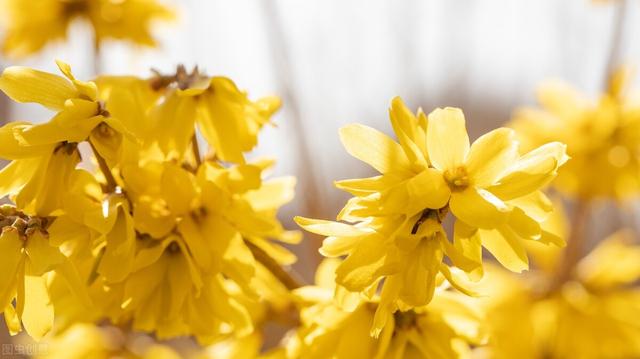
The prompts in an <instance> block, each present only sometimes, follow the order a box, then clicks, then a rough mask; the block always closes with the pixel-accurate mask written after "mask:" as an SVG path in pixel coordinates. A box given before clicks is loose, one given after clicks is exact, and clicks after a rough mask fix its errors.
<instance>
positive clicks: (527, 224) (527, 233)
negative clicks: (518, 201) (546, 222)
mask: <svg viewBox="0 0 640 359" xmlns="http://www.w3.org/2000/svg"><path fill="white" fill-rule="evenodd" d="M507 222H508V224H509V227H510V228H511V229H512V230H513V231H514V232H515V233H516V234H518V236H520V237H522V238H524V239H533V240H535V239H540V236H541V235H542V232H541V228H540V223H538V222H537V221H536V220H535V219H533V218H531V217H530V216H528V215H527V214H526V213H525V212H524V211H523V210H522V209H520V208H517V207H516V208H514V209H513V211H511V213H510V215H509V220H508V221H507Z"/></svg>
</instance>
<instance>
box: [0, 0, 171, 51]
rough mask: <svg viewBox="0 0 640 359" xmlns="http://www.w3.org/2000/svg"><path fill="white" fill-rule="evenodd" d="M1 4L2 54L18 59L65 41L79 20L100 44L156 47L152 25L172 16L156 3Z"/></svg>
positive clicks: (60, 0) (8, 0)
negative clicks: (121, 42)
mask: <svg viewBox="0 0 640 359" xmlns="http://www.w3.org/2000/svg"><path fill="white" fill-rule="evenodd" d="M0 4H1V5H2V8H3V9H4V11H3V16H4V18H2V19H0V20H2V22H3V23H5V26H6V36H5V38H4V46H3V51H4V53H6V54H9V55H12V56H19V57H20V56H28V55H32V54H35V53H37V52H39V51H40V50H42V49H43V48H44V47H45V46H47V45H48V44H49V43H51V42H54V41H59V40H64V39H66V37H67V30H68V28H69V25H70V24H71V23H72V22H73V21H74V20H76V19H82V20H85V21H87V22H89V24H90V25H91V27H92V28H93V31H94V34H95V42H96V44H97V45H99V44H101V43H102V42H104V41H105V40H107V39H117V40H127V41H130V42H133V43H135V44H139V45H146V46H155V44H156V41H155V40H154V39H153V37H152V35H151V32H150V25H151V24H152V23H153V22H154V21H156V20H168V19H171V18H172V17H173V14H172V12H171V10H169V9H168V8H166V7H165V6H163V5H161V4H159V3H158V2H157V1H155V0H120V1H114V0H38V1H27V2H25V1H20V0H3V1H2V2H1V3H0Z"/></svg>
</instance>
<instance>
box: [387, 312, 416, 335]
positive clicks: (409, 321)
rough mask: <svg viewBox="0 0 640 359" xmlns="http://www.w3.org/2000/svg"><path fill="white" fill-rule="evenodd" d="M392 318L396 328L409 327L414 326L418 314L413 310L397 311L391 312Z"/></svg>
mask: <svg viewBox="0 0 640 359" xmlns="http://www.w3.org/2000/svg"><path fill="white" fill-rule="evenodd" d="M393 318H394V319H395V322H396V329H400V330H404V329H411V328H413V327H415V326H416V324H417V321H418V315H417V314H416V312H414V311H413V310H410V311H408V312H401V311H397V312H395V313H393Z"/></svg>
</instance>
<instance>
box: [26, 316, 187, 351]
mask: <svg viewBox="0 0 640 359" xmlns="http://www.w3.org/2000/svg"><path fill="white" fill-rule="evenodd" d="M135 339H142V338H139V337H138V338H136V337H135V335H131V333H126V332H124V331H122V330H121V329H119V328H116V327H111V326H97V325H93V324H76V325H74V326H72V327H71V328H69V330H67V331H65V332H64V333H61V334H60V335H58V336H56V337H53V338H51V339H49V340H47V341H46V342H43V343H42V344H41V346H39V347H38V348H40V350H38V351H37V352H36V353H34V354H36V355H35V356H34V357H35V358H43V359H44V358H46V359H84V358H96V359H97V358H105V359H106V358H113V357H121V358H128V359H179V358H180V355H179V354H178V353H177V352H176V351H175V350H174V349H173V348H171V347H170V346H168V345H164V344H157V343H152V342H150V341H145V340H135Z"/></svg>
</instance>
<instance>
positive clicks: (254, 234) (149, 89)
mask: <svg viewBox="0 0 640 359" xmlns="http://www.w3.org/2000/svg"><path fill="white" fill-rule="evenodd" d="M58 65H59V67H60V70H61V71H62V72H63V73H64V74H65V77H66V78H63V77H60V76H56V75H52V74H48V73H44V72H40V71H36V70H32V69H27V68H16V67H12V68H8V69H7V70H5V72H4V73H3V75H2V77H0V89H1V90H3V91H4V92H5V93H7V95H9V97H11V98H12V99H14V100H15V101H18V102H36V103H39V104H42V105H44V106H45V107H47V108H50V109H52V110H55V111H56V114H55V116H54V117H53V118H52V119H51V120H50V121H48V122H45V123H42V124H38V125H31V124H28V123H24V122H16V123H10V124H7V125H6V126H4V127H2V128H1V129H0V144H2V146H0V156H2V157H4V158H7V159H11V160H13V161H12V162H11V163H10V164H9V165H8V166H7V167H6V168H4V169H3V170H2V171H0V195H2V196H3V197H4V196H6V195H8V196H9V199H10V200H12V201H14V202H15V203H16V205H17V208H18V210H19V212H18V213H23V212H24V213H27V214H28V215H32V216H35V215H37V216H39V217H33V218H45V219H46V224H47V226H46V228H44V229H46V238H44V237H43V236H44V234H42V233H44V232H42V233H40V232H35V234H34V233H33V232H34V229H31V228H30V227H29V228H30V229H28V231H27V232H28V233H29V235H23V236H22V237H20V238H19V237H17V236H16V235H14V232H15V231H13V230H7V231H6V233H5V232H3V237H2V240H3V242H2V243H4V245H3V246H5V247H6V248H5V249H6V252H7V256H9V255H11V256H12V259H11V261H9V262H7V263H6V264H4V263H3V265H6V268H5V267H3V269H6V271H7V272H8V273H10V275H9V276H7V278H8V279H7V280H8V281H7V282H6V283H5V282H4V281H3V282H2V283H0V284H2V286H1V288H0V289H1V290H2V292H1V293H2V300H3V302H1V303H0V305H1V307H0V309H2V310H3V311H4V313H5V317H6V318H7V324H8V325H9V326H10V328H11V329H12V331H13V332H17V331H18V329H19V326H20V320H22V322H23V323H24V325H25V328H26V329H27V331H28V332H29V333H30V334H31V336H32V337H34V338H36V339H39V338H40V337H42V336H43V335H45V334H46V333H47V332H48V331H50V330H51V329H52V326H53V309H54V308H55V313H56V317H57V319H58V320H56V322H55V324H56V325H55V326H53V331H54V332H61V331H64V330H65V329H68V328H69V327H71V326H72V325H73V324H75V323H78V322H98V321H101V320H104V319H108V320H110V321H111V322H112V323H115V324H119V325H128V326H130V327H131V328H133V329H134V330H139V331H146V332H153V333H154V334H155V335H156V336H157V337H158V338H161V339H164V338H172V337H176V336H183V335H191V336H194V337H196V338H197V339H198V341H199V342H201V343H213V342H216V341H219V340H220V338H221V337H224V338H225V339H235V338H237V337H244V336H247V335H249V334H251V333H252V332H253V331H254V325H255V324H257V323H256V321H257V317H256V316H254V315H253V313H251V308H255V307H260V308H262V306H265V305H267V304H266V303H270V304H269V305H270V306H272V307H274V308H275V307H278V308H280V309H279V310H284V309H282V307H283V306H287V305H288V304H283V303H285V302H287V300H286V299H285V298H283V296H282V292H277V291H276V289H274V288H277V285H276V284H274V281H275V279H274V278H269V279H265V278H266V277H265V275H264V270H265V267H266V266H267V265H272V266H281V265H289V264H292V263H293V262H295V260H296V257H295V256H294V255H293V254H292V253H290V252H289V251H288V250H286V249H285V248H284V247H282V246H280V245H278V244H276V243H274V241H280V242H284V243H296V242H298V241H299V240H300V235H299V233H297V232H291V231H286V230H285V229H284V228H283V227H282V225H281V223H280V222H279V221H278V219H277V212H278V209H279V208H280V207H281V206H283V205H284V204H286V203H287V202H289V201H291V199H292V198H293V187H294V186H295V179H294V178H279V179H274V180H268V181H263V175H264V172H265V171H266V170H268V169H269V168H270V167H271V166H272V165H273V161H271V160H259V161H255V162H253V163H244V157H243V151H246V150H249V149H250V148H249V147H252V146H253V145H251V146H244V147H241V148H240V149H239V151H241V152H238V153H237V155H238V156H239V157H237V158H236V159H237V160H238V162H242V163H240V164H236V165H231V164H229V163H225V162H222V160H226V159H228V158H226V157H223V156H222V155H221V153H227V152H224V148H226V147H225V146H227V145H228V144H230V143H234V141H235V142H243V141H245V140H246V139H247V138H251V141H253V142H252V143H253V144H255V141H256V138H257V134H258V133H257V132H258V130H259V128H260V126H261V125H262V124H263V122H266V121H267V118H268V116H267V117H264V116H266V114H265V112H264V111H263V110H265V108H263V107H260V105H257V104H255V103H251V102H249V101H248V100H246V97H243V96H244V94H242V93H240V92H239V91H237V89H236V88H235V85H233V83H232V82H231V81H230V80H227V79H224V80H215V81H214V80H212V81H213V82H212V83H215V84H217V83H218V82H216V81H222V83H224V84H226V85H225V86H227V87H224V86H223V87H224V88H225V89H227V90H229V91H231V92H225V89H223V88H218V87H210V88H208V89H207V90H206V91H208V93H207V94H204V93H202V94H201V96H194V97H193V98H192V100H193V101H194V102H189V101H186V102H184V103H183V105H184V106H181V108H182V109H185V108H187V107H189V106H193V107H191V110H193V111H192V112H189V111H187V112H180V113H176V112H175V111H174V110H175V109H174V108H172V107H171V106H168V105H167V102H171V101H174V100H172V99H173V98H177V97H175V96H178V95H176V93H175V91H178V90H176V89H174V88H170V87H172V86H173V83H166V84H163V85H162V86H160V87H157V86H156V85H157V83H156V80H157V79H151V80H145V79H140V78H136V77H101V78H99V79H98V80H96V82H82V81H79V80H76V79H75V78H74V77H73V75H72V74H71V71H70V69H69V66H68V65H66V64H64V63H61V62H59V63H58ZM172 81H173V80H172ZM176 81H178V80H176ZM180 81H182V79H180ZM207 81H209V79H207ZM216 86H217V85H216ZM229 86H230V87H229ZM214 88H215V91H214ZM191 90H192V89H185V91H187V92H189V91H191ZM232 90H233V91H235V92H233V91H232ZM232 92H233V93H232ZM178 100H179V101H182V100H180V99H178ZM205 100H206V101H205ZM202 106H204V107H206V108H207V111H213V112H212V113H215V116H214V117H207V119H206V121H207V122H206V123H207V126H214V127H215V126H218V125H219V124H223V125H222V126H223V127H224V126H225V124H229V123H234V124H235V125H234V126H238V127H242V126H244V127H242V128H243V131H244V132H242V133H239V132H237V133H235V134H236V135H238V136H240V137H233V136H228V135H226V134H225V136H224V141H222V142H219V141H217V140H216V141H217V142H216V141H214V142H213V143H210V146H211V148H213V149H214V150H215V152H216V157H215V158H213V157H208V158H204V159H203V158H201V153H200V151H199V149H198V146H197V142H196V141H197V131H196V129H195V128H194V126H195V123H196V119H197V118H199V117H198V116H199V111H200V110H199V108H200V107H202ZM196 109H198V111H196ZM271 110H273V108H270V110H269V111H271ZM180 114H182V115H185V114H189V115H190V116H191V117H181V116H177V115H180ZM269 114H270V113H269ZM164 126H171V128H170V129H167V128H164ZM199 126H200V127H201V128H203V125H202V123H201V122H199ZM160 129H162V130H160ZM171 129H174V130H176V129H180V131H182V132H184V133H187V134H188V136H187V137H186V143H184V146H183V147H181V148H180V151H173V150H176V147H175V146H174V147H171V146H173V145H171V146H170V148H171V149H172V151H173V152H171V153H164V152H163V150H166V149H167V147H163V146H165V145H166V143H165V142H163V141H164V139H167V138H169V137H166V136H167V135H169V134H170V131H171ZM167 131H169V132H167ZM221 131H222V132H218V133H217V134H216V136H218V135H219V136H222V134H223V132H224V131H226V130H224V129H223V130H221ZM204 132H205V136H204V137H205V139H206V140H211V137H208V136H207V134H211V133H209V132H207V131H204ZM214 132H215V131H214ZM171 135H172V136H176V135H177V133H171ZM163 136H165V137H163ZM234 136H235V135H234ZM176 138H177V137H176ZM220 138H222V137H220ZM221 143H222V145H221ZM82 144H88V145H89V146H88V149H91V150H92V152H93V156H94V165H97V167H98V169H99V172H97V173H94V172H92V171H87V170H85V169H82V168H78V167H77V165H78V164H79V162H80V161H81V157H80V151H79V150H78V147H79V146H80V145H82ZM189 144H191V145H192V146H191V147H189V149H190V150H191V151H188V152H187V151H186V150H187V147H188V145H189ZM217 146H222V147H221V148H223V149H219V148H218V147H217ZM234 155H235V154H234ZM21 216H27V215H26V214H21ZM21 218H22V217H21ZM25 218H27V219H28V218H31V217H25ZM43 220H44V219H43ZM12 223H13V222H11V223H9V225H11V224H12ZM16 223H18V224H20V223H21V222H16ZM28 223H31V222H28ZM34 223H36V224H37V223H39V222H34ZM8 228H9V227H8ZM34 228H39V227H37V226H36V227H34ZM9 229H10V228H9ZM27 232H25V233H27ZM32 234H33V235H32ZM32 237H33V238H32ZM18 238H19V239H20V240H18ZM45 239H46V240H45ZM41 242H46V244H47V245H48V246H50V248H49V247H47V248H49V249H48V252H46V255H45V254H39V253H40V252H39V251H38V250H40V249H42V248H44V244H41ZM31 244H34V245H35V244H37V245H38V246H37V247H34V249H31V248H30V247H29V246H30V245H31ZM4 252H5V251H4V250H3V253H4ZM14 254H15V255H14ZM254 254H255V255H256V256H255V257H254ZM34 256H35V257H34ZM260 261H265V262H267V263H268V264H261V263H262V262H260ZM32 262H33V263H36V267H35V268H36V269H32V268H31V267H30V266H29V265H25V264H20V263H27V264H30V263H32ZM14 264H15V265H14ZM263 265H264V267H263ZM74 273H75V276H73V274H74ZM54 274H55V275H54ZM23 278H27V279H29V280H31V278H37V280H38V281H37V282H35V279H34V281H33V283H32V282H29V285H30V287H29V288H32V287H33V289H32V291H33V294H31V291H30V290H26V291H25V289H24V288H25V286H24V285H21V284H20V283H25V282H26V281H27V279H23ZM45 280H46V286H44V285H43V283H44V281H45ZM72 281H73V282H72ZM16 283H17V284H16ZM36 285H37V286H36ZM68 286H71V287H72V289H73V290H76V291H78V293H80V294H77V295H75V296H69V295H68V288H67V287H68ZM86 292H88V293H89V296H90V299H92V300H93V303H92V305H91V306H89V305H87V302H88V301H89V298H87V295H86ZM81 293H85V294H84V297H81ZM285 294H286V291H285ZM13 298H16V305H15V306H14V305H13V304H12V300H13ZM276 298H277V299H276ZM25 301H26V302H27V304H29V306H28V307H25V305H23V304H24V303H25ZM276 303H277V304H276ZM32 307H33V308H34V309H33V310H27V308H32ZM5 308H6V309H5ZM34 316H35V318H39V319H38V320H39V322H38V321H35V322H34V319H33V318H34ZM16 328H17V329H16Z"/></svg>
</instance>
